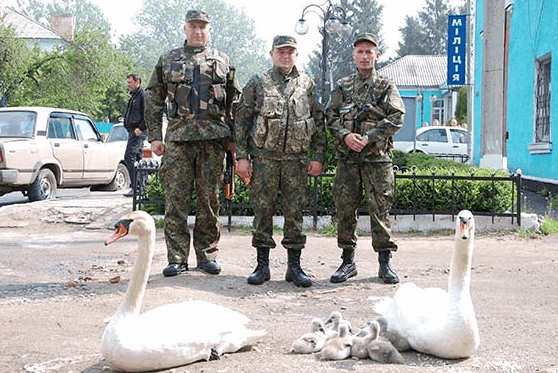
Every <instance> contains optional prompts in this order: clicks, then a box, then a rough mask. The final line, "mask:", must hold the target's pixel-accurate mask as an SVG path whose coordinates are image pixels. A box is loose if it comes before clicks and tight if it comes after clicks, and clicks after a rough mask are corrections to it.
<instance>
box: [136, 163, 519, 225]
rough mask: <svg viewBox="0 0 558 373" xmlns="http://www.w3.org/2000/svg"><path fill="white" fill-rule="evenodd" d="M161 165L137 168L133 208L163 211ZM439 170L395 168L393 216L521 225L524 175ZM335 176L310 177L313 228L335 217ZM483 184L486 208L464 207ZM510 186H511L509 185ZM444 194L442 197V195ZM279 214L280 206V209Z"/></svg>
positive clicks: (227, 207) (246, 210) (308, 210)
mask: <svg viewBox="0 0 558 373" xmlns="http://www.w3.org/2000/svg"><path fill="white" fill-rule="evenodd" d="M157 171H158V165H153V164H148V163H144V164H142V163H141V162H140V164H138V165H137V168H136V180H134V182H135V183H134V186H133V187H134V190H136V191H137V192H136V194H135V195H134V198H133V209H134V210H136V209H139V208H141V206H142V205H157V206H159V209H160V211H163V208H164V201H163V200H158V199H151V198H152V197H150V196H149V195H148V193H147V192H146V185H147V180H148V178H149V176H150V175H154V174H156V173H157ZM436 172H437V170H436V169H433V170H431V173H430V174H429V175H424V174H417V168H416V167H414V166H413V167H411V168H401V169H399V168H398V167H397V166H394V174H395V190H396V196H395V203H394V205H393V207H392V209H391V212H390V214H391V215H393V216H395V217H397V215H412V216H413V217H414V218H415V217H416V216H417V215H431V216H432V220H433V221H434V220H435V219H436V215H457V213H458V212H459V210H461V209H463V208H468V209H470V210H471V211H472V212H473V214H475V215H481V216H491V217H492V221H493V222H494V218H495V217H509V218H510V219H511V222H512V224H513V223H514V220H515V221H516V222H517V225H519V226H521V173H516V174H508V176H498V175H501V172H500V173H498V172H496V171H494V172H493V173H492V174H491V175H489V176H481V175H476V173H475V172H470V174H469V175H467V176H460V175H455V172H452V173H451V174H450V175H439V174H436ZM333 177H334V174H331V173H326V174H321V175H319V176H309V177H308V188H309V192H310V198H309V201H308V203H307V206H306V207H305V208H304V214H305V215H306V216H312V217H313V225H314V228H316V227H317V221H318V217H319V216H323V215H334V214H335V207H334V205H333V202H332V198H331V186H332V184H333V183H332V178H333ZM464 181H465V182H468V183H484V189H483V193H485V195H484V197H485V198H484V199H485V200H486V203H485V206H484V208H483V209H482V210H480V209H479V210H475V209H474V208H471V207H466V206H463V205H464V203H465V202H466V200H467V198H469V199H470V197H471V196H467V195H466V194H467V189H466V188H464V187H463V185H464V183H463V182H464ZM405 182H407V183H410V184H411V189H412V193H411V194H410V195H409V194H407V197H406V198H404V199H402V198H400V197H401V196H398V195H397V190H398V185H399V184H401V183H405ZM502 183H504V184H505V185H506V186H507V187H509V188H510V189H511V197H510V200H509V201H505V204H506V205H507V206H509V208H507V209H506V211H501V209H500V208H499V206H498V204H497V203H496V201H497V199H496V198H495V197H496V195H497V193H498V185H500V186H501V185H502ZM508 183H509V185H508ZM442 193H443V194H442ZM424 201H443V206H444V207H443V208H440V207H439V206H438V207H437V206H435V204H432V203H429V204H427V205H425V203H424ZM367 205H368V203H367V200H366V198H365V196H364V195H363V198H362V203H361V206H360V208H359V210H358V213H359V214H360V215H367V214H368V206H367ZM222 206H223V207H224V208H223V213H222V215H226V216H228V221H229V226H230V224H231V216H232V215H233V210H234V211H242V214H243V215H251V213H252V208H251V206H250V204H247V203H243V204H239V203H232V202H230V201H223V203H222ZM278 211H279V212H280V206H278Z"/></svg>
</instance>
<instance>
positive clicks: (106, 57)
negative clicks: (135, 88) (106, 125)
mask: <svg viewBox="0 0 558 373" xmlns="http://www.w3.org/2000/svg"><path fill="white" fill-rule="evenodd" d="M53 56H54V57H57V58H52V59H50V60H48V58H49V57H53ZM41 60H42V61H43V63H42V64H40V66H37V68H36V69H34V70H32V71H30V72H29V73H30V76H32V77H34V78H35V79H34V80H35V81H36V82H37V87H36V92H37V93H38V94H37V95H36V96H35V97H33V103H34V104H35V105H37V106H54V107H63V108H68V109H76V110H81V111H84V112H87V113H89V114H90V115H92V116H93V117H94V118H96V119H100V120H109V119H110V120H114V119H115V117H118V116H120V115H122V112H123V110H124V108H125V105H126V102H127V99H128V97H127V93H126V84H125V79H126V75H127V74H128V73H129V72H130V71H132V70H133V64H132V61H131V59H130V58H129V57H128V56H125V55H124V54H123V53H122V52H120V51H118V50H117V49H116V48H115V47H114V46H113V45H112V44H110V42H109V40H108V37H107V36H106V35H105V34H103V33H102V32H101V31H90V30H83V31H80V32H77V33H76V34H75V36H74V40H73V41H72V42H71V43H70V44H68V45H67V46H66V47H65V48H64V49H61V50H58V51H55V52H52V53H50V54H46V55H44V57H41ZM115 96H116V97H115Z"/></svg>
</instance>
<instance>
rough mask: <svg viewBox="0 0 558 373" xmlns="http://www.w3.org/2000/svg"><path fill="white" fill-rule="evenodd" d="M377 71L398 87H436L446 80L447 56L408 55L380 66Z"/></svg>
mask: <svg viewBox="0 0 558 373" xmlns="http://www.w3.org/2000/svg"><path fill="white" fill-rule="evenodd" d="M378 73H380V74H381V75H385V76H388V77H390V78H391V79H393V81H394V82H395V84H396V85H397V87H398V88H401V87H435V88H438V87H440V86H441V85H442V84H444V83H445V82H446V80H447V78H446V77H447V57H446V56H414V55H409V56H405V57H403V58H400V59H398V60H397V61H395V62H393V63H391V64H389V65H387V66H384V67H382V68H381V69H379V70H378Z"/></svg>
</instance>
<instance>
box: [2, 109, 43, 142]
mask: <svg viewBox="0 0 558 373" xmlns="http://www.w3.org/2000/svg"><path fill="white" fill-rule="evenodd" d="M36 119H37V113H34V112H31V111H2V112H0V137H25V138H31V137H33V132H34V130H35V121H36Z"/></svg>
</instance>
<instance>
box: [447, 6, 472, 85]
mask: <svg viewBox="0 0 558 373" xmlns="http://www.w3.org/2000/svg"><path fill="white" fill-rule="evenodd" d="M466 54H467V16H464V15H462V16H448V85H464V84H465V81H466V75H467V71H466V68H465V66H466Z"/></svg>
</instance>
